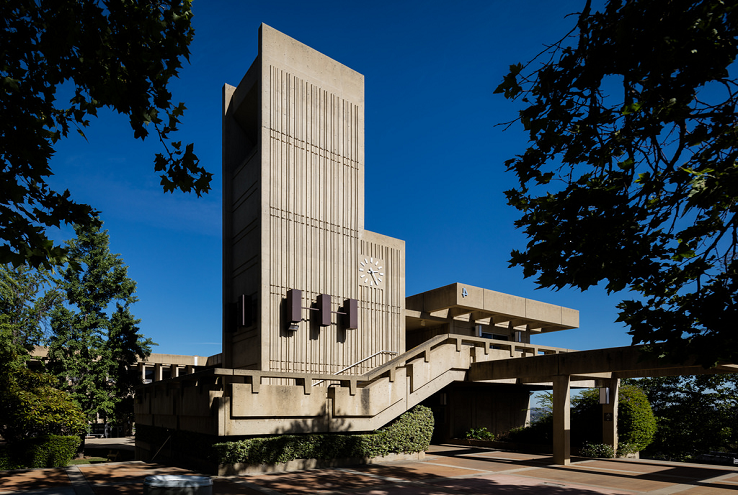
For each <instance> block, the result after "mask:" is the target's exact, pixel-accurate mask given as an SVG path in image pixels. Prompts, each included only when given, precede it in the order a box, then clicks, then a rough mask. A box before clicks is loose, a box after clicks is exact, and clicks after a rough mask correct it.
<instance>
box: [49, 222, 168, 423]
mask: <svg viewBox="0 0 738 495" xmlns="http://www.w3.org/2000/svg"><path fill="white" fill-rule="evenodd" d="M75 232H76V234H77V238H76V239H74V240H71V241H68V245H69V255H70V261H69V264H68V265H67V267H66V268H65V269H64V270H63V271H62V280H61V282H60V288H61V290H62V291H64V293H65V294H66V302H65V303H64V304H59V305H57V306H56V307H55V308H54V310H53V311H52V318H51V327H52V332H53V333H52V337H51V339H50V342H49V361H48V366H49V368H50V370H51V371H52V372H53V373H54V374H55V375H56V376H57V378H58V379H59V386H60V388H62V389H64V390H67V391H68V392H69V393H70V395H71V396H72V397H73V398H74V400H75V401H76V402H77V403H78V404H79V405H80V406H81V408H82V410H83V411H85V413H86V414H87V416H88V419H89V420H94V419H95V418H96V416H97V415H98V414H100V415H103V416H105V417H106V418H108V419H112V420H114V421H116V420H117V421H119V422H124V421H125V419H126V416H128V415H130V414H132V412H133V411H132V402H131V401H130V400H126V399H129V397H130V395H131V393H132V389H133V386H134V385H135V383H134V379H133V378H132V376H131V373H129V369H128V368H129V366H131V365H133V364H134V363H135V362H136V360H137V358H144V357H146V356H148V355H149V353H150V352H151V347H150V346H151V345H152V344H153V342H152V341H151V339H145V338H144V337H143V336H142V335H141V334H140V333H138V332H139V328H138V327H137V325H138V323H139V322H140V320H137V319H136V318H135V317H134V316H133V314H132V313H131V311H130V306H131V305H132V304H133V303H135V302H136V301H137V298H136V296H135V295H134V294H135V291H136V282H134V281H133V280H131V279H130V278H128V267H127V266H126V265H125V264H124V263H123V260H122V259H121V258H120V256H119V255H117V254H112V253H111V252H110V248H109V244H110V238H109V235H108V232H107V230H106V231H101V230H100V222H97V225H93V226H92V227H81V226H77V227H75ZM154 345H155V344H154ZM124 404H126V405H128V407H129V408H130V409H131V410H130V411H128V410H126V407H121V406H122V405H124Z"/></svg>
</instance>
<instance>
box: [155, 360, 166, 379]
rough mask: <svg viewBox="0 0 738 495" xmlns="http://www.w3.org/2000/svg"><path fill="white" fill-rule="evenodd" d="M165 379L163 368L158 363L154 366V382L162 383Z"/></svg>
mask: <svg viewBox="0 0 738 495" xmlns="http://www.w3.org/2000/svg"><path fill="white" fill-rule="evenodd" d="M162 378H164V377H163V376H162V366H161V363H156V364H155V365H154V380H153V381H155V382H160V381H161V380H162Z"/></svg>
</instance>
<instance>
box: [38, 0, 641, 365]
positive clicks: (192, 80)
mask: <svg viewBox="0 0 738 495" xmlns="http://www.w3.org/2000/svg"><path fill="white" fill-rule="evenodd" d="M582 4H583V1H567V0H561V1H557V2H550V1H543V0H539V1H530V0H522V1H515V2H510V1H503V0H499V1H498V0H489V1H459V2H455V3H454V4H453V6H451V4H450V3H449V2H440V1H423V2H415V1H413V2H366V3H353V2H345V1H342V2H313V3H306V2H294V1H281V2H226V1H207V2H206V1H197V2H195V4H194V9H193V10H194V13H195V18H194V26H195V30H196V32H195V40H194V42H193V43H192V45H191V46H190V49H191V56H190V64H189V65H185V67H184V68H183V70H182V72H181V74H180V78H179V79H178V80H177V81H175V83H174V84H173V85H172V87H171V89H172V91H173V93H174V100H175V101H184V102H185V104H186V106H187V108H188V110H187V111H186V112H185V116H184V119H183V125H182V132H181V133H180V136H179V137H178V139H181V140H182V141H184V142H194V143H195V152H196V153H197V154H198V156H199V157H200V160H201V164H203V165H204V166H205V167H206V168H207V169H208V170H209V171H210V172H213V173H214V174H215V177H214V179H213V190H212V192H211V193H210V194H208V195H207V196H205V197H202V198H197V197H195V196H194V195H187V194H182V193H175V194H165V193H163V192H162V190H161V187H160V186H159V178H158V177H157V175H156V174H155V173H154V171H153V158H154V153H156V152H158V151H160V149H159V144H158V143H157V142H155V140H154V138H153V136H152V138H150V139H147V140H146V142H143V143H142V142H140V141H137V140H134V139H133V136H132V131H131V130H130V127H129V126H128V123H127V121H126V119H125V118H124V117H122V116H120V115H117V114H113V113H109V112H108V113H106V112H101V114H100V117H99V118H98V119H96V120H95V121H93V122H92V125H91V126H90V128H89V129H88V130H86V134H87V141H85V140H84V139H82V138H81V137H77V136H74V137H71V138H70V139H68V140H66V141H64V142H62V143H60V145H59V146H58V147H57V154H56V156H55V157H54V159H53V161H52V169H53V171H54V172H55V176H54V177H53V178H52V180H51V183H52V184H53V185H54V186H55V187H58V188H62V189H63V188H68V189H69V190H70V191H71V193H72V196H73V197H74V198H76V199H77V200H78V201H82V202H87V203H89V204H91V205H93V206H94V207H95V208H97V209H99V210H100V211H101V216H102V219H103V221H104V222H105V228H106V229H108V230H109V233H110V237H111V250H112V251H113V252H115V253H120V255H121V256H122V258H123V260H124V261H125V263H126V264H127V265H128V266H129V275H130V277H131V278H133V279H134V280H136V282H137V283H138V290H137V295H138V297H139V299H140V301H139V302H138V303H136V304H135V305H134V306H133V313H134V314H135V315H136V316H137V317H138V318H141V320H142V321H141V324H140V327H141V330H142V332H143V333H144V334H145V335H146V336H147V337H151V338H152V339H153V340H154V341H155V342H157V343H159V347H157V348H155V349H154V352H164V353H171V354H199V355H211V354H215V353H217V352H220V333H221V237H220V236H221V180H222V177H221V173H220V168H221V149H220V146H221V137H220V132H221V89H222V86H223V84H224V83H229V84H232V85H236V84H238V82H239V81H240V80H241V77H242V76H243V74H244V73H245V72H246V70H247V69H248V67H249V66H250V64H251V62H252V61H253V59H254V58H255V57H256V52H257V36H258V34H257V33H258V27H259V25H260V23H262V22H264V23H266V24H269V25H270V26H272V27H274V28H276V29H278V30H280V31H282V32H284V33H286V34H288V35H289V36H292V37H293V38H295V39H297V40H298V41H301V42H303V43H305V44H307V45H309V46H311V47H313V48H315V49H317V50H319V51H321V52H323V53H325V54H326V55H328V56H330V57H332V58H334V59H336V60H338V61H339V62H341V63H343V64H345V65H347V66H349V67H351V68H352V69H354V70H356V71H358V72H360V73H362V74H364V77H365V89H366V120H365V129H366V154H365V167H366V168H365V182H366V185H367V188H369V187H371V190H372V193H371V194H367V195H366V212H365V218H366V221H365V224H366V225H365V226H366V228H367V229H368V230H372V231H375V232H379V233H382V234H385V235H389V236H393V237H397V238H400V239H404V240H405V243H406V250H407V261H406V287H407V294H408V295H410V294H414V293H417V292H421V291H425V290H429V289H432V288H435V287H439V286H442V285H446V284H449V283H453V282H463V283H467V284H470V285H474V286H479V287H486V288H489V289H493V290H497V291H501V292H507V293H511V294H515V295H518V296H522V297H528V298H533V299H538V300H542V301H546V302H550V303H553V304H559V305H563V306H567V307H571V308H575V309H578V310H580V325H581V328H580V329H577V330H570V331H565V332H558V333H554V334H549V335H546V336H541V337H538V338H537V340H536V341H537V342H539V343H542V344H546V345H556V346H561V347H569V348H574V349H592V348H600V347H610V346H618V345H628V344H629V343H630V337H629V336H628V335H627V333H626V330H625V329H624V328H623V326H622V325H620V324H616V323H614V320H615V318H616V309H615V305H616V304H617V302H618V300H619V299H618V297H617V295H616V296H612V297H608V296H607V295H606V294H605V293H604V291H602V290H599V289H596V288H595V289H593V290H590V291H587V292H586V293H580V292H578V291H574V290H561V291H559V292H552V291H545V290H536V288H535V284H534V282H533V281H532V280H530V279H528V280H526V279H523V276H522V270H521V269H520V268H509V267H508V262H507V261H508V259H509V253H510V250H511V249H514V248H522V247H523V246H524V245H525V238H524V236H523V235H522V233H521V232H519V231H517V230H516V229H515V227H514V225H513V222H514V220H515V219H516V218H517V217H518V214H517V211H516V210H514V209H513V208H512V207H509V206H507V205H506V202H505V198H504V194H503V191H504V190H506V189H509V188H510V187H513V186H514V185H515V182H514V177H513V175H512V174H509V173H506V172H505V171H504V165H503V162H504V161H505V160H506V159H507V158H510V157H512V156H513V155H515V154H516V153H521V152H522V151H523V150H524V147H525V145H526V135H525V134H524V132H523V131H522V129H521V128H520V127H519V126H514V127H513V128H511V129H510V130H507V131H503V128H502V127H496V126H495V124H497V123H499V122H504V121H508V120H511V119H512V118H514V117H515V115H516V113H515V112H516V110H517V106H516V104H514V103H510V102H508V101H507V100H505V99H504V98H503V97H502V96H500V95H493V94H492V91H493V90H494V88H495V87H496V86H497V84H498V83H499V82H500V81H501V80H502V77H503V75H504V74H505V73H506V70H507V68H508V66H509V65H510V64H513V63H517V62H526V61H527V60H529V59H530V58H532V57H533V56H534V55H535V54H537V53H538V52H539V51H541V50H542V49H543V46H544V44H545V43H550V42H553V41H556V40H558V39H559V38H560V37H561V36H562V35H563V34H565V33H566V32H568V31H569V29H570V28H571V26H572V25H573V23H574V22H575V19H574V18H573V17H568V18H566V17H565V16H566V15H567V14H569V13H571V12H575V11H577V10H578V9H579V8H580V7H581V5H582ZM72 235H73V233H72V230H71V228H66V229H63V231H62V232H61V234H60V237H59V238H69V237H71V236H72Z"/></svg>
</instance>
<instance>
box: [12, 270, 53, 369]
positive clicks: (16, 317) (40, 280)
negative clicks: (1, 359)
mask: <svg viewBox="0 0 738 495" xmlns="http://www.w3.org/2000/svg"><path fill="white" fill-rule="evenodd" d="M61 297H62V296H61V293H60V292H59V290H58V289H57V288H56V280H54V279H53V278H52V277H51V274H50V273H49V272H48V271H46V270H44V269H43V268H39V269H36V270H34V269H32V268H30V267H29V266H28V265H20V266H17V267H14V266H12V265H0V316H2V318H3V324H4V327H5V329H6V330H7V331H8V332H9V334H8V335H9V339H10V340H9V341H8V344H9V345H12V346H14V347H15V351H14V352H17V353H19V354H20V355H25V356H27V355H28V351H31V350H33V348H34V346H37V345H41V344H42V343H43V339H44V334H45V332H44V327H45V325H46V322H47V319H48V315H49V311H50V310H51V309H52V308H53V307H54V306H55V305H56V304H57V303H58V302H59V301H60V300H61Z"/></svg>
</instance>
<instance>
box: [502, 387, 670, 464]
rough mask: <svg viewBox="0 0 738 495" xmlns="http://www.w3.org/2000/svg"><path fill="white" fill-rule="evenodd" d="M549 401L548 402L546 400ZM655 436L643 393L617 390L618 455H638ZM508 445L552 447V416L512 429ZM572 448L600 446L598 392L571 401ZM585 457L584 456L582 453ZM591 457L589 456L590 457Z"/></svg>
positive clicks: (633, 390)
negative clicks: (517, 443) (528, 444)
mask: <svg viewBox="0 0 738 495" xmlns="http://www.w3.org/2000/svg"><path fill="white" fill-rule="evenodd" d="M546 402H549V403H550V402H551V399H550V398H548V399H546ZM655 433H656V419H655V417H654V414H653V411H652V410H651V406H650V405H649V403H648V399H647V398H646V395H645V394H644V392H643V391H642V390H640V389H639V388H638V387H637V386H635V385H632V384H624V385H622V386H620V387H619V391H618V445H619V448H618V454H619V455H626V454H628V453H633V452H639V451H641V450H643V449H644V448H646V446H648V445H649V444H650V443H651V441H652V440H653V437H654V434H655ZM504 439H505V440H508V441H511V442H520V443H532V444H539V445H551V444H552V443H553V414H552V413H549V414H546V415H543V416H541V418H540V419H539V420H538V421H536V422H535V423H533V424H531V425H530V426H528V427H523V428H515V429H513V430H510V431H509V432H507V433H506V434H505V435H504ZM570 441H571V443H572V445H575V446H586V445H595V446H596V445H599V444H601V443H602V406H601V405H600V403H599V391H598V390H597V389H588V390H584V391H582V393H581V394H579V395H578V396H575V397H574V398H572V409H571V436H570ZM582 455H584V454H582ZM590 457H591V456H590Z"/></svg>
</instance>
